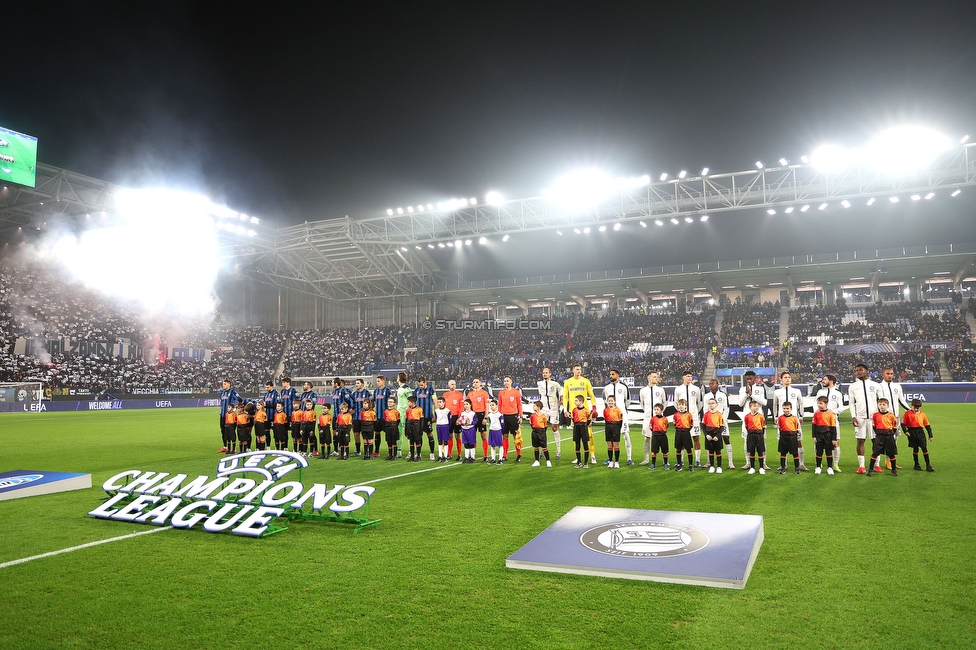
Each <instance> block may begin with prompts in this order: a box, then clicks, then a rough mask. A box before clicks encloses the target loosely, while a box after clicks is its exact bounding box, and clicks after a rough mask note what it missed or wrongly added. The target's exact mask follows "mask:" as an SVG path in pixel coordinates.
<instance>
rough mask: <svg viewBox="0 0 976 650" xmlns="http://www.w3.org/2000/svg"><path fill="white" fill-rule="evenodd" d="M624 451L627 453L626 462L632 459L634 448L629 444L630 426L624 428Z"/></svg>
mask: <svg viewBox="0 0 976 650" xmlns="http://www.w3.org/2000/svg"><path fill="white" fill-rule="evenodd" d="M623 434H624V449H625V450H626V451H627V460H633V458H634V446H633V445H632V444H631V442H630V425H629V424H628V425H627V426H626V427H624V431H623Z"/></svg>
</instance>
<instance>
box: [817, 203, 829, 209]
mask: <svg viewBox="0 0 976 650" xmlns="http://www.w3.org/2000/svg"><path fill="white" fill-rule="evenodd" d="M817 209H818V210H826V209H827V202H826V201H824V202H823V203H821V204H820V206H819V207H818V208H817Z"/></svg>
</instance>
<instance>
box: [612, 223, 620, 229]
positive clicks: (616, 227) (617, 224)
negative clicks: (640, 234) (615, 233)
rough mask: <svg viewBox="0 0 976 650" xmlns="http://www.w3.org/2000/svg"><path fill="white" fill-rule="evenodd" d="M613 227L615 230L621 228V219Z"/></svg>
mask: <svg viewBox="0 0 976 650" xmlns="http://www.w3.org/2000/svg"><path fill="white" fill-rule="evenodd" d="M613 229H614V230H620V222H619V221H618V222H617V223H615V224H613Z"/></svg>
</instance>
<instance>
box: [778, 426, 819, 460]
mask: <svg viewBox="0 0 976 650" xmlns="http://www.w3.org/2000/svg"><path fill="white" fill-rule="evenodd" d="M797 437H798V436H797V434H795V433H784V432H782V431H780V432H779V455H780V456H785V455H787V454H792V455H793V456H794V457H796V456H799V455H800V445H798V444H797ZM817 444H818V445H819V444H820V441H819V440H817Z"/></svg>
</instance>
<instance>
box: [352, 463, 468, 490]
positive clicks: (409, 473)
mask: <svg viewBox="0 0 976 650" xmlns="http://www.w3.org/2000/svg"><path fill="white" fill-rule="evenodd" d="M461 464H462V463H451V464H450V465H441V466H440V467H428V468H427V469H418V470H417V471H415V472H406V473H405V474H396V475H395V476H384V477H383V478H377V479H373V480H371V481H363V482H362V483H356V484H355V485H350V486H349V487H356V486H357V485H370V484H371V483H379V482H380V481H389V480H390V479H393V478H403V477H404V476H413V475H414V474H423V473H424V472H436V471H437V470H439V469H447V468H448V467H454V466H456V465H461Z"/></svg>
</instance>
